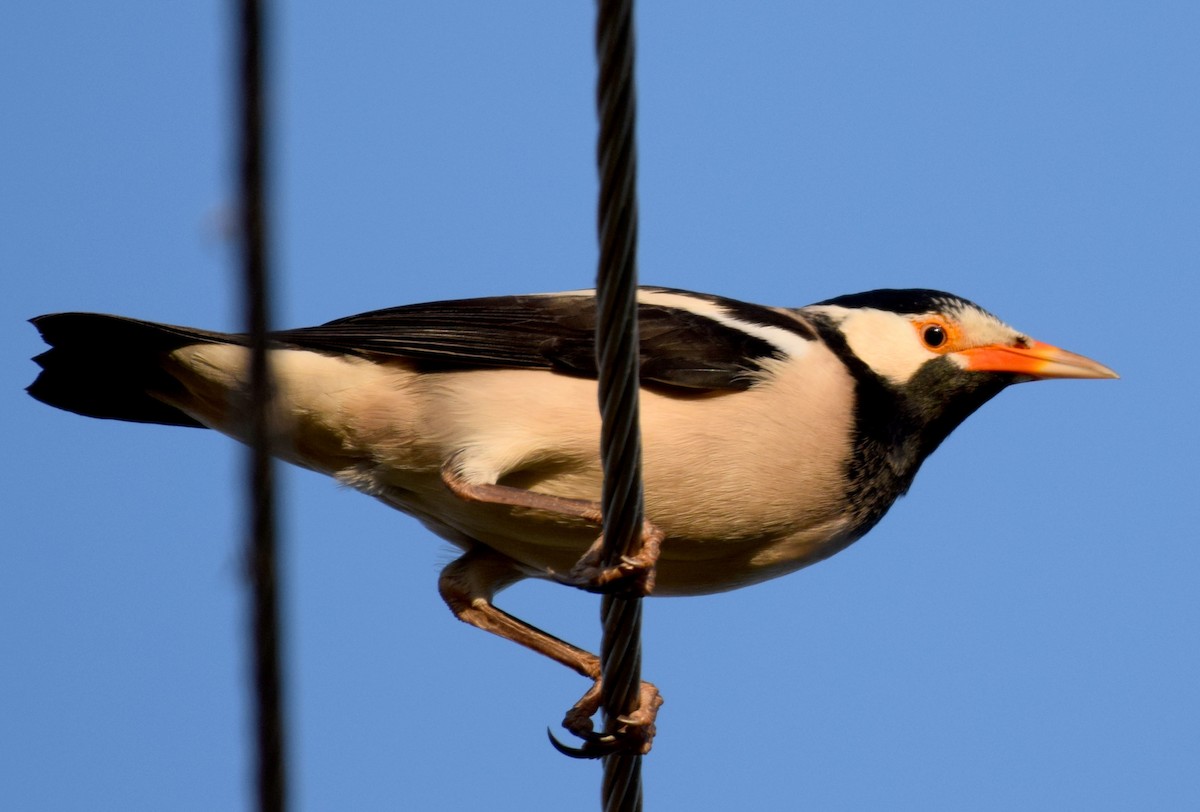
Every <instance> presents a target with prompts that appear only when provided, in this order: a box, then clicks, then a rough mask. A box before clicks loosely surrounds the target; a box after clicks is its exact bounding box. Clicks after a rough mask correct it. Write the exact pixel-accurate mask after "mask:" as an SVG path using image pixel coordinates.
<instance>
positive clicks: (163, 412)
mask: <svg viewBox="0 0 1200 812" xmlns="http://www.w3.org/2000/svg"><path fill="white" fill-rule="evenodd" d="M30 321H31V322H32V324H33V325H34V326H35V327H37V329H38V332H40V333H41V334H42V338H43V339H45V341H46V343H47V344H49V345H50V349H49V350H47V351H46V352H44V353H42V354H41V355H39V356H37V357H36V358H34V359H33V360H34V361H36V362H37V363H38V365H39V366H41V368H42V372H41V374H40V375H38V377H37V380H35V381H34V382H33V383H32V384H30V386H29V387H28V389H27V390H26V391H27V392H29V394H30V395H32V396H33V397H35V398H37V399H38V400H40V401H41V402H42V403H46V404H49V405H50V406H54V407H57V408H59V409H65V410H66V411H68V412H75V413H76V414H82V415H86V416H88V417H103V418H108V419H112V420H129V421H132V422H135V423H162V424H164V425H168V426H196V427H199V428H203V427H204V426H203V425H202V424H201V423H199V422H197V421H196V420H194V419H192V418H191V417H189V416H188V415H186V414H184V413H183V412H181V411H179V410H178V409H176V408H175V407H174V406H170V405H168V404H166V403H164V402H163V401H161V400H159V399H158V398H156V397H154V396H153V395H151V394H150V393H151V392H160V393H170V392H173V391H175V390H177V389H178V388H179V382H178V381H176V380H175V379H174V378H173V377H171V376H170V375H169V374H168V373H167V372H166V371H165V370H164V369H163V367H162V360H163V357H164V355H165V354H166V353H168V352H170V351H171V350H175V349H178V348H179V347H183V346H186V345H188V344H196V343H208V344H228V343H235V344H242V343H244V339H242V337H241V336H236V335H228V334H225V333H211V332H208V331H205V330H193V329H191V328H188V327H175V326H173V325H170V324H155V323H154V322H149V321H138V320H137V319H127V318H124V317H122V316H105V315H101V314H99V313H55V314H52V315H49V316H38V317H37V318H35V319H30Z"/></svg>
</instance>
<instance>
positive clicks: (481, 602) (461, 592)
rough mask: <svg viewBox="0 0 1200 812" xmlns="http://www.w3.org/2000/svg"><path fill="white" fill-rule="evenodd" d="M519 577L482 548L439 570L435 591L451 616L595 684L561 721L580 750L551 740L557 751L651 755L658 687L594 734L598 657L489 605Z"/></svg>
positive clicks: (645, 690) (645, 689)
mask: <svg viewBox="0 0 1200 812" xmlns="http://www.w3.org/2000/svg"><path fill="white" fill-rule="evenodd" d="M522 577H524V575H523V574H522V573H521V572H520V571H519V570H518V569H517V568H516V566H515V565H514V564H513V562H512V560H511V559H509V558H507V557H506V556H503V555H500V554H499V553H497V552H495V551H493V550H490V549H488V548H486V547H482V546H480V547H475V548H473V549H471V550H469V551H468V552H466V553H465V554H463V555H462V556H461V557H459V558H458V559H456V560H454V561H452V562H450V564H448V565H447V566H446V568H445V569H444V570H442V574H441V577H440V578H439V579H438V592H440V593H441V596H442V600H444V601H445V602H446V605H447V606H449V607H450V611H451V612H453V613H454V616H455V617H457V618H458V619H459V620H461V621H463V622H464V623H469V624H470V625H472V626H474V627H475V628H477V629H483V630H484V631H485V632H491V633H492V634H495V635H498V636H500V637H503V638H504V639H506V640H511V641H513V642H514V643H519V644H520V645H522V646H525V647H526V648H528V649H531V650H533V651H536V652H537V653H538V654H542V655H544V656H546V657H549V658H550V659H552V660H554V661H555V662H559V663H562V664H563V665H565V666H566V667H567V668H570V669H571V670H572V671H574V672H575V673H577V674H580V675H582V676H585V677H587V678H589V679H591V680H592V681H593V682H592V687H591V688H590V689H588V691H587V693H585V694H584V695H583V697H581V698H580V700H579V701H578V702H576V703H575V704H574V705H573V706H572V707H571V709H570V710H569V711H567V714H566V716H565V717H564V718H563V727H565V728H566V729H567V730H569V731H571V732H572V733H574V734H575V735H576V736H579V737H580V738H581V739H583V740H584V743H583V746H582V747H580V748H578V749H574V748H566V747H563V746H562V745H559V744H558V743H557V742H555V746H556V747H557V748H558V749H559V750H560V751H562V752H564V753H567V754H568V755H573V756H578V757H581V758H599V757H601V756H605V755H609V754H610V753H614V752H618V751H624V752H632V753H639V754H643V755H644V754H645V753H648V752H650V746H651V744H652V743H653V740H654V718H655V716H656V715H657V713H658V708H659V706H660V705H662V697H661V696H659V693H658V689H657V688H655V687H654V685H653V684H651V683H649V682H643V683H642V685H641V689H640V691H639V698H640V700H641V705H640V707H639V708H638V709H637V710H635V711H634V712H633V713H631V714H630V715H629V716H624V717H621V718H620V719H618V720H617V721H618V722H620V726H619V727H617V728H616V729H615V730H613V731H611V732H606V733H603V734H597V733H595V732H594V730H593V727H592V721H591V717H592V716H593V715H595V713H596V711H597V710H598V709H599V707H600V685H601V674H600V658H599V657H597V656H596V655H595V654H592V653H591V652H587V651H584V650H583V649H581V648H577V647H575V646H573V645H571V644H570V643H567V642H566V641H564V640H560V639H559V638H557V637H555V636H554V635H552V634H548V633H547V632H544V631H542V630H541V629H539V628H537V627H536V626H531V625H530V624H528V623H526V622H525V621H523V620H520V619H518V618H516V617H513V616H512V615H510V614H508V613H507V612H505V611H503V610H501V609H498V608H496V606H494V605H493V604H492V598H493V596H494V595H495V593H496V592H497V591H499V590H500V589H503V588H504V587H506V586H508V585H509V584H511V583H513V582H514V581H517V580H520V579H521V578H522ZM552 738H553V737H552Z"/></svg>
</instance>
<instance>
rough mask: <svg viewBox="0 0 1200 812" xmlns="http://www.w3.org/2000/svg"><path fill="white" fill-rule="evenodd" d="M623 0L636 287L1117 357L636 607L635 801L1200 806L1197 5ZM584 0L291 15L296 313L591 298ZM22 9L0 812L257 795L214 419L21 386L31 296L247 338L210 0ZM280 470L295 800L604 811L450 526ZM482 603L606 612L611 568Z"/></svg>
mask: <svg viewBox="0 0 1200 812" xmlns="http://www.w3.org/2000/svg"><path fill="white" fill-rule="evenodd" d="M641 5H642V8H641V9H640V12H639V16H638V49H639V50H638V58H639V64H638V70H639V81H640V86H639V100H640V122H639V126H640V129H639V143H640V158H641V169H642V172H641V212H642V242H641V273H642V279H643V281H645V282H648V283H653V284H662V285H671V286H677V287H684V288H693V289H700V290H707V291H712V292H716V293H721V294H723V295H727V296H732V297H736V298H742V299H747V300H751V301H759V302H765V303H772V304H780V305H793V306H794V305H802V304H806V303H809V302H813V301H817V300H820V299H823V298H827V297H829V296H833V295H837V294H841V293H847V292H852V291H857V290H865V289H870V288H875V287H903V286H921V287H934V288H943V289H947V290H951V291H953V292H955V293H958V294H961V295H964V296H967V297H969V298H971V299H974V300H976V301H978V302H980V303H981V304H983V305H984V306H985V307H988V308H989V309H991V310H993V311H994V312H996V313H997V314H998V315H1000V316H1001V317H1002V318H1004V319H1006V320H1008V321H1009V322H1011V323H1013V324H1014V325H1016V326H1018V327H1019V328H1021V329H1022V330H1026V331H1028V332H1029V333H1031V334H1032V335H1034V336H1036V337H1038V338H1040V339H1042V340H1045V341H1049V342H1052V343H1056V344H1059V345H1061V346H1064V347H1066V348H1068V349H1071V350H1074V351H1077V352H1081V353H1084V354H1087V355H1090V356H1092V357H1094V358H1096V359H1098V360H1100V361H1102V362H1103V363H1105V364H1108V365H1110V366H1112V367H1113V368H1115V369H1116V370H1118V371H1119V372H1120V373H1121V374H1122V376H1123V377H1122V380H1120V381H1117V382H1074V381H1065V382H1051V383H1043V384H1035V385H1028V386H1021V387H1017V388H1015V389H1013V390H1010V391H1008V392H1006V393H1004V394H1003V395H1002V396H1001V397H999V398H998V399H997V400H996V401H995V402H993V403H991V404H989V405H988V406H986V407H985V408H984V409H983V410H982V411H981V412H980V413H979V414H977V415H976V416H974V417H972V418H971V419H970V420H969V421H968V422H967V424H966V425H964V426H963V427H962V428H961V429H960V430H959V431H958V432H956V433H955V434H954V435H953V436H952V437H951V438H950V440H949V441H948V442H947V443H946V444H945V445H944V446H943V448H941V449H940V450H939V451H938V452H937V453H936V454H935V455H934V456H933V457H932V458H931V459H930V461H929V462H928V464H927V465H926V468H925V469H924V470H923V471H922V473H921V475H920V476H918V478H917V481H916V484H915V486H914V488H913V490H912V492H911V494H910V495H909V496H908V497H907V498H906V499H904V500H902V501H901V502H900V503H898V504H897V506H896V507H895V508H894V509H893V511H892V513H891V514H890V515H889V516H888V517H887V519H885V521H884V522H883V523H882V524H881V525H880V526H879V527H878V528H877V529H876V530H875V531H874V532H873V533H872V534H871V535H869V536H868V537H867V538H866V539H865V540H864V541H862V542H860V543H858V544H857V545H855V546H853V547H852V548H850V549H849V550H847V551H846V552H844V553H841V554H839V555H838V556H836V557H835V558H833V559H831V560H830V561H827V562H824V563H822V564H820V565H818V566H816V567H813V568H811V569H808V570H805V571H803V572H800V573H797V574H795V575H792V576H789V577H786V578H783V579H779V580H776V581H774V582H771V583H768V584H765V585H761V586H757V587H753V588H751V589H747V590H742V591H739V592H735V593H730V594H725V595H718V596H713V597H707V598H695V599H662V600H652V601H650V602H648V603H647V605H646V607H645V636H646V643H645V646H646V647H645V655H644V658H645V665H644V668H645V673H646V675H647V677H648V678H650V679H653V680H654V681H656V682H657V683H658V685H659V686H660V688H661V689H662V691H663V693H664V696H665V697H666V701H667V704H666V705H665V706H664V707H663V709H662V712H661V714H660V717H659V719H660V723H659V737H658V740H657V743H656V746H655V750H654V752H653V754H652V755H651V756H650V758H648V759H647V761H646V764H645V782H646V790H645V792H646V799H647V808H648V809H719V808H731V807H735V805H736V808H754V809H786V808H795V807H799V808H809V809H823V810H838V809H847V810H849V809H856V810H857V809H914V810H916V809H920V810H940V809H945V810H961V809H978V810H1009V809H1014V808H1021V809H1047V810H1049V809H1056V810H1057V809H1089V810H1103V809H1131V808H1143V809H1162V810H1170V809H1194V808H1196V806H1197V804H1198V803H1200V779H1198V778H1197V773H1196V770H1195V765H1196V764H1197V763H1198V760H1200V741H1198V738H1200V734H1198V733H1197V731H1198V730H1200V719H1198V718H1197V717H1198V711H1200V689H1198V688H1197V686H1200V673H1198V671H1200V667H1198V666H1200V662H1198V655H1197V651H1200V645H1198V644H1200V640H1198V639H1197V638H1198V636H1200V635H1198V631H1197V630H1198V629H1200V609H1198V604H1197V597H1196V582H1197V578H1196V576H1197V568H1198V566H1200V544H1197V541H1198V540H1200V539H1198V538H1197V530H1196V517H1197V508H1196V506H1197V499H1198V496H1200V494H1198V493H1197V477H1196V473H1195V472H1196V455H1197V451H1198V450H1200V442H1198V439H1200V437H1198V434H1200V431H1198V429H1197V421H1196V417H1195V411H1196V403H1197V399H1198V397H1197V396H1198V395H1200V391H1198V389H1200V385H1198V383H1197V375H1196V369H1197V365H1196V350H1195V344H1196V337H1195V325H1196V322H1197V319H1196V314H1195V308H1196V302H1197V293H1198V292H1200V282H1198V278H1200V277H1198V273H1197V271H1198V270H1200V269H1198V267H1197V265H1198V262H1197V260H1198V259H1200V238H1198V235H1200V228H1198V224H1200V171H1198V170H1200V150H1198V149H1197V144H1200V111H1198V108H1197V104H1196V100H1197V99H1198V98H1200V51H1197V49H1196V47H1195V43H1196V37H1197V33H1198V31H1200V9H1198V8H1197V7H1196V6H1195V4H1192V3H1185V2H1159V1H1158V0H1148V1H1147V2H1137V3H1134V2H1123V3H1122V2H1114V3H1082V2H1057V3H1043V2H1006V3H972V4H966V3H947V2H941V3H939V2H915V3H905V4H879V3H836V4H835V3H825V4H814V3H795V2H776V3H768V2H762V3H743V4H734V3H643V4H641ZM592 13H593V9H592V5H591V4H590V3H536V4H535V3H527V4H484V3H462V2H446V3H425V4H415V3H409V4H387V3H364V4H342V5H340V6H336V7H331V6H329V5H328V4H317V3H311V2H300V3H289V4H286V8H281V9H280V10H279V12H278V14H277V23H278V24H277V26H276V35H277V41H276V57H277V59H276V64H275V79H276V88H277V93H278V95H277V104H276V109H277V112H278V118H277V126H278V129H277V139H276V143H277V147H278V151H277V153H276V154H277V158H278V161H277V165H276V172H275V179H276V184H275V193H276V195H275V202H276V209H275V217H276V219H275V222H276V226H277V228H276V232H275V234H276V246H275V247H276V257H277V260H278V262H277V265H276V267H277V270H278V271H279V285H278V287H279V301H278V308H277V311H278V322H279V324H280V325H281V326H298V325H305V324H311V323H316V322H320V321H325V320H328V319H331V318H335V317H338V316H342V315H346V314H350V313H354V312H359V311H362V310H367V309H372V308H378V307H384V306H389V305H395V304H403V303H407V302H414V301H422V300H429V299H436V298H453V297H462V296H476V295H492V294H502V293H518V292H532V291H547V290H561V289H569V288H579V287H587V286H589V285H590V284H591V281H592V278H593V274H594V262H595V236H594V225H593V223H594V197H595V170H594V168H593V143H594V115H593V110H592V100H591V94H592V82H593V67H592V52H591V48H592V46H591V36H592V35H591V26H592V19H591V17H592ZM4 16H5V22H4V25H2V26H0V73H3V75H4V76H5V77H6V81H5V82H4V83H3V84H2V85H0V103H2V104H3V108H2V109H3V110H4V111H5V114H4V116H3V122H2V123H0V139H2V145H3V148H4V153H5V155H6V158H7V160H5V161H4V162H3V167H2V168H0V189H2V191H0V221H2V222H3V223H4V227H3V229H2V230H0V268H3V279H4V291H5V295H4V296H3V297H0V346H3V347H4V348H5V352H4V353H2V354H0V378H2V380H3V386H2V387H0V417H2V418H3V422H4V425H5V426H7V427H8V431H6V432H5V433H4V437H3V441H2V442H3V456H4V459H6V460H7V461H8V465H7V466H6V474H5V477H4V487H3V491H2V493H3V496H2V497H0V511H2V514H0V515H2V516H3V527H4V529H5V530H4V534H3V535H4V541H3V543H2V544H0V650H3V651H4V656H3V657H2V658H0V717H2V718H3V720H4V721H3V731H4V732H3V734H2V735H0V805H2V806H5V807H6V808H13V809H102V808H103V809H164V808H170V809H175V810H191V809H195V810H212V809H237V808H245V807H247V806H248V805H249V803H250V793H249V786H250V780H249V775H250V772H249V770H250V768H249V761H248V755H247V754H248V747H249V739H248V731H249V722H248V719H249V716H248V710H247V705H246V701H247V700H246V695H245V690H244V686H245V682H246V679H245V678H246V674H247V669H248V666H247V661H246V658H245V653H246V652H245V648H246V644H245V642H244V638H243V625H244V624H243V616H244V609H245V596H244V594H243V591H242V587H241V583H240V580H239V567H238V560H239V552H238V549H239V537H240V533H241V530H240V527H241V525H240V522H241V519H240V514H241V509H242V497H241V492H240V476H241V474H240V470H241V469H240V466H241V464H242V456H241V450H240V449H239V448H238V447H237V446H235V445H234V444H233V443H232V442H230V441H228V440H226V439H224V438H221V437H219V436H216V435H214V434H211V433H208V432H202V431H193V430H185V429H172V428H166V427H153V426H142V425H133V424H118V423H113V422H100V421H93V420H86V419H83V418H80V417H76V416H74V415H70V414H66V413H63V412H58V411H54V410H51V409H49V408H46V407H44V406H42V405H40V404H38V403H36V402H34V401H33V400H31V399H29V398H28V397H26V396H25V395H24V393H23V391H22V390H23V388H24V386H26V385H27V384H28V383H29V381H31V380H32V378H33V377H34V374H35V368H34V366H33V365H32V364H31V363H30V362H29V361H28V358H29V357H30V356H32V355H34V354H36V353H38V352H39V351H40V346H41V345H40V342H39V341H38V339H37V336H36V334H35V332H34V331H33V329H32V328H31V327H30V326H29V325H28V324H26V323H25V321H24V320H25V319H27V318H29V317H31V316H34V315H37V314H41V313H46V312H54V311H61V310H94V311H99V312H114V313H122V314H127V315H132V316H138V317H142V318H149V319H155V320H161V321H168V322H174V323H181V324H189V325H195V326H201V327H208V328H217V329H221V328H234V327H236V326H237V322H236V314H237V307H238V304H237V299H236V289H235V281H236V275H235V272H234V269H233V266H232V264H231V259H232V252H231V251H230V249H229V246H228V244H227V243H226V242H225V240H224V237H223V233H224V232H223V223H225V222H226V221H227V219H228V215H227V212H228V207H229V205H230V200H231V189H232V185H231V183H230V181H229V170H230V167H231V165H232V159H231V146H232V144H231V139H230V136H229V128H228V122H229V114H230V110H231V104H230V101H229V97H228V94H227V90H228V89H229V85H230V73H229V68H228V66H227V60H228V56H229V50H230V46H229V41H228V38H227V33H228V31H227V28H228V26H227V23H228V20H227V15H226V8H225V4H207V3H172V4H166V3H155V2H145V0H143V1H142V2H128V3H120V4H102V5H98V4H93V3H82V2H47V3H38V4H23V5H22V6H20V7H15V8H11V9H7V10H6V12H5V14H4ZM1189 348H1191V349H1189ZM284 498H285V505H286V518H285V519H284V522H283V525H284V528H285V530H286V545H287V547H286V575H287V577H286V583H285V595H286V611H287V615H286V617H287V623H288V626H287V642H288V647H287V652H288V667H289V678H290V679H289V683H288V686H287V687H288V696H289V709H290V712H291V716H290V718H291V722H292V734H293V735H292V740H291V752H292V775H293V778H294V784H293V790H294V794H295V797H296V799H297V801H298V803H297V808H302V809H312V810H317V809H335V808H336V809H357V810H370V809H395V808H401V807H403V808H411V809H442V808H452V807H464V806H467V805H486V806H487V808H490V809H497V810H510V809H511V810H525V809H568V808H572V809H573V808H585V809H586V808H593V807H594V806H595V805H596V804H598V800H597V799H598V795H599V781H600V768H599V766H598V765H595V764H581V763H576V762H571V761H568V760H566V759H564V758H562V757H561V756H559V755H558V754H556V753H555V752H554V751H553V750H551V749H550V747H549V745H548V744H547V743H546V741H545V735H544V728H545V727H546V726H548V725H549V726H556V725H557V722H558V720H559V719H560V718H561V714H562V712H563V711H564V710H565V709H566V708H567V707H568V706H569V705H570V704H571V703H572V702H573V701H574V700H575V699H576V698H577V697H578V695H579V694H580V693H581V692H582V690H583V689H584V688H585V687H586V686H585V685H584V684H583V683H582V681H581V680H580V679H579V678H578V677H576V676H575V675H573V674H571V673H569V672H567V671H566V670H565V669H562V668H560V667H558V666H556V665H554V664H552V663H549V662H546V661H542V660H541V659H539V658H537V657H536V656H533V655H530V654H527V653H526V652H524V651H522V650H519V649H518V648H517V647H516V646H513V645H511V644H507V643H504V642H502V641H498V640H495V639H492V638H490V637H489V636H488V635H485V634H483V633H481V632H478V631H475V630H472V629H470V628H468V627H466V626H465V625H462V624H460V623H458V622H457V621H455V620H454V619H453V618H452V617H451V616H450V614H449V612H447V611H446V609H445V608H444V606H443V605H442V604H441V602H440V600H439V599H438V597H437V593H436V588H435V586H436V577H437V572H438V569H439V568H440V566H441V565H442V564H443V563H445V562H446V561H448V560H449V559H450V558H451V554H450V552H449V548H448V545H446V544H445V543H443V542H441V541H439V540H438V539H436V538H434V537H432V536H431V535H430V534H429V533H428V532H426V531H424V530H423V529H422V528H421V527H420V526H418V525H417V524H416V523H415V522H413V521H411V520H409V519H407V518H406V517H404V516H402V515H400V514H397V513H395V512H392V511H389V510H388V509H387V508H385V507H383V506H382V505H380V504H377V503H375V502H373V501H372V500H370V499H367V498H364V497H362V496H361V495H358V494H355V493H352V492H350V491H347V490H345V489H340V488H338V487H337V486H335V485H334V484H333V483H331V482H329V481H327V480H324V479H322V478H320V477H318V476H316V475H313V474H309V473H306V472H300V471H292V470H289V471H288V472H287V475H286V476H285V477H284ZM501 605H502V606H504V607H505V608H508V609H509V610H511V611H513V612H515V613H516V614H518V615H520V616H522V617H526V618H527V619H529V620H530V621H532V622H534V623H537V624H539V625H543V626H546V627H548V628H549V629H550V630H551V631H553V632H555V633H556V634H559V635H560V636H563V637H565V638H567V639H570V640H573V641H576V642H579V643H581V644H584V645H587V646H589V647H594V646H595V644H596V641H597V638H598V635H599V620H598V617H597V612H598V600H597V599H596V598H594V597H592V596H588V595H584V594H582V593H576V592H573V591H571V590H567V589H564V588H561V587H557V586H553V585H548V584H522V585H520V586H518V587H515V588H514V589H512V590H511V591H510V592H507V593H505V594H504V595H503V596H502V598H501Z"/></svg>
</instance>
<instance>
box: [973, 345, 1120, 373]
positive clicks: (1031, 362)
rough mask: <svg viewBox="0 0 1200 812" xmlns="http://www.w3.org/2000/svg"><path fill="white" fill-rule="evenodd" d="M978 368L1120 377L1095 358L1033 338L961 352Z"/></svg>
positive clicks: (981, 369) (1012, 371)
mask: <svg viewBox="0 0 1200 812" xmlns="http://www.w3.org/2000/svg"><path fill="white" fill-rule="evenodd" d="M958 354H959V355H960V356H962V358H963V359H964V360H965V362H966V364H965V366H966V368H967V369H969V370H972V371H974V372H1009V373H1012V374H1014V375H1025V376H1028V377H1030V378H1119V377H1120V376H1119V375H1118V374H1117V373H1115V372H1113V371H1112V370H1111V369H1109V368H1108V367H1106V366H1104V365H1103V364H1099V363H1096V362H1095V361H1093V360H1092V359H1091V358H1085V357H1083V356H1082V355H1076V354H1075V353H1073V352H1067V351H1066V350H1060V349H1059V348H1058V347H1055V346H1053V345H1052V344H1043V343H1042V342H1041V341H1033V340H1030V341H1029V342H1028V343H1026V344H1025V345H1024V346H1021V347H1012V346H1007V345H1002V344H992V345H990V346H986V347H973V348H971V349H969V350H961V351H960V352H959V353H958Z"/></svg>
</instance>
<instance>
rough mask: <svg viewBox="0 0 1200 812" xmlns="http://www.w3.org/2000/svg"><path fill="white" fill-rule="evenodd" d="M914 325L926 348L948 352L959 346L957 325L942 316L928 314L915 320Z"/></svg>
mask: <svg viewBox="0 0 1200 812" xmlns="http://www.w3.org/2000/svg"><path fill="white" fill-rule="evenodd" d="M913 326H914V327H915V328H916V330H917V336H918V337H919V338H920V339H921V343H922V344H924V345H925V347H926V349H930V350H933V351H934V352H936V353H947V352H953V351H954V350H955V349H957V348H958V346H959V338H960V337H959V331H958V327H957V325H955V324H953V323H951V322H950V321H948V320H946V319H944V318H942V317H940V316H927V317H925V318H922V319H921V320H920V321H914V322H913Z"/></svg>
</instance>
